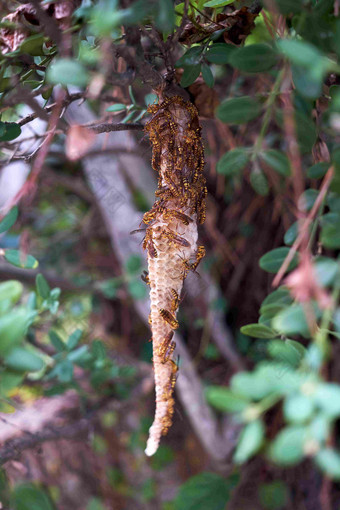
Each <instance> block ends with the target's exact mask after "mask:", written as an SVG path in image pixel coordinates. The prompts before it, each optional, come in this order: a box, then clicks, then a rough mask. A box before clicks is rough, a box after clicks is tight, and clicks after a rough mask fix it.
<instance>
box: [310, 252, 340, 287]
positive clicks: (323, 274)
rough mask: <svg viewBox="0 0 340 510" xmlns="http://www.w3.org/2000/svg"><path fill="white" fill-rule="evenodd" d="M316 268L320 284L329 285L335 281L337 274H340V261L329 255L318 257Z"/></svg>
mask: <svg viewBox="0 0 340 510" xmlns="http://www.w3.org/2000/svg"><path fill="white" fill-rule="evenodd" d="M314 269H315V273H316V279H317V281H318V282H319V284H320V285H322V286H323V287H328V286H330V285H332V284H334V283H335V279H336V276H337V275H338V274H339V263H338V262H337V261H336V260H334V259H330V258H329V257H318V259H317V260H316V261H315V264H314Z"/></svg>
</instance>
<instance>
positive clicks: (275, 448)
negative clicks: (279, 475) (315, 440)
mask: <svg viewBox="0 0 340 510" xmlns="http://www.w3.org/2000/svg"><path fill="white" fill-rule="evenodd" d="M305 441H306V429H305V428H304V427H301V426H291V427H286V428H285V429H283V430H282V431H281V432H279V434H278V435H277V436H276V438H275V439H274V441H273V443H272V444H271V448H270V458H271V459H272V460H273V461H274V462H275V463H276V464H278V465H279V466H292V465H294V464H297V463H298V462H299V461H300V460H302V458H303V456H304V451H303V448H304V444H305Z"/></svg>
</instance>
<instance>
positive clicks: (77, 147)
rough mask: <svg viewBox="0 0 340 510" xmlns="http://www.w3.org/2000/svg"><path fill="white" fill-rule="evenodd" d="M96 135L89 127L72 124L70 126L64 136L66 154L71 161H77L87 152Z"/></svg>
mask: <svg viewBox="0 0 340 510" xmlns="http://www.w3.org/2000/svg"><path fill="white" fill-rule="evenodd" d="M95 137H96V135H95V133H94V132H93V131H91V129H88V128H86V127H83V126H78V125H76V124H75V125H73V126H71V127H70V129H69V130H68V133H67V138H66V156H67V157H68V159H70V160H71V161H77V159H80V158H81V157H83V156H85V154H87V152H88V150H89V148H90V147H91V146H92V144H93V142H94V139H95Z"/></svg>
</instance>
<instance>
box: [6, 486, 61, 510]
mask: <svg viewBox="0 0 340 510" xmlns="http://www.w3.org/2000/svg"><path fill="white" fill-rule="evenodd" d="M11 500H12V506H13V507H14V510H33V509H34V510H54V509H53V506H52V504H51V502H50V500H49V498H48V497H47V495H46V494H45V492H43V491H42V490H40V489H38V488H37V487H35V486H34V485H33V484H21V485H16V486H15V488H14V490H13V493H12V497H11Z"/></svg>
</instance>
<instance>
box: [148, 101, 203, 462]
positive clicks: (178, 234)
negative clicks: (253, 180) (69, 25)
mask: <svg viewBox="0 0 340 510" xmlns="http://www.w3.org/2000/svg"><path fill="white" fill-rule="evenodd" d="M148 112H149V113H151V114H152V118H151V120H150V121H149V122H148V123H147V125H146V127H145V130H146V131H147V132H148V134H149V137H150V140H151V143H152V150H153V152H152V167H153V169H154V170H156V171H157V172H158V174H159V178H158V189H157V191H156V193H155V194H156V197H157V200H156V202H155V203H154V205H153V207H152V208H151V210H150V211H148V212H147V213H145V214H144V217H143V221H144V223H145V224H147V225H148V227H147V229H146V235H145V239H144V243H143V247H144V248H145V249H146V250H147V252H148V265H149V275H148V278H147V283H148V284H149V285H150V298H151V313H150V317H149V322H150V324H151V330H152V341H153V363H154V372H155V389H156V412H155V419H154V422H153V424H152V426H151V428H150V432H149V439H148V442H147V447H146V450H145V453H146V454H147V455H153V454H154V453H155V452H156V451H157V448H158V445H159V441H160V438H161V436H162V435H165V434H166V433H167V432H168V430H169V427H170V426H171V423H172V415H173V411H174V399H173V390H174V386H175V383H176V376H177V370H178V367H177V364H176V363H175V362H174V360H173V359H172V356H173V351H174V349H175V343H174V341H173V336H174V330H175V329H177V328H178V322H177V319H176V313H177V310H178V306H179V302H180V294H181V291H182V287H183V282H184V280H185V278H186V277H187V275H188V273H189V271H195V270H196V268H197V266H198V264H199V262H200V260H201V258H202V257H204V254H205V250H204V247H203V246H198V245H197V237H198V234H197V225H198V223H203V222H204V220H205V197H206V194H207V188H206V185H205V178H204V176H203V167H204V154H203V146H202V140H201V128H200V125H199V121H198V115H197V110H196V108H195V107H194V106H193V105H192V104H191V103H190V102H188V101H185V100H184V99H182V98H181V97H179V96H174V97H170V98H166V99H165V100H163V101H162V103H160V104H158V105H151V106H149V108H148Z"/></svg>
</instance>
